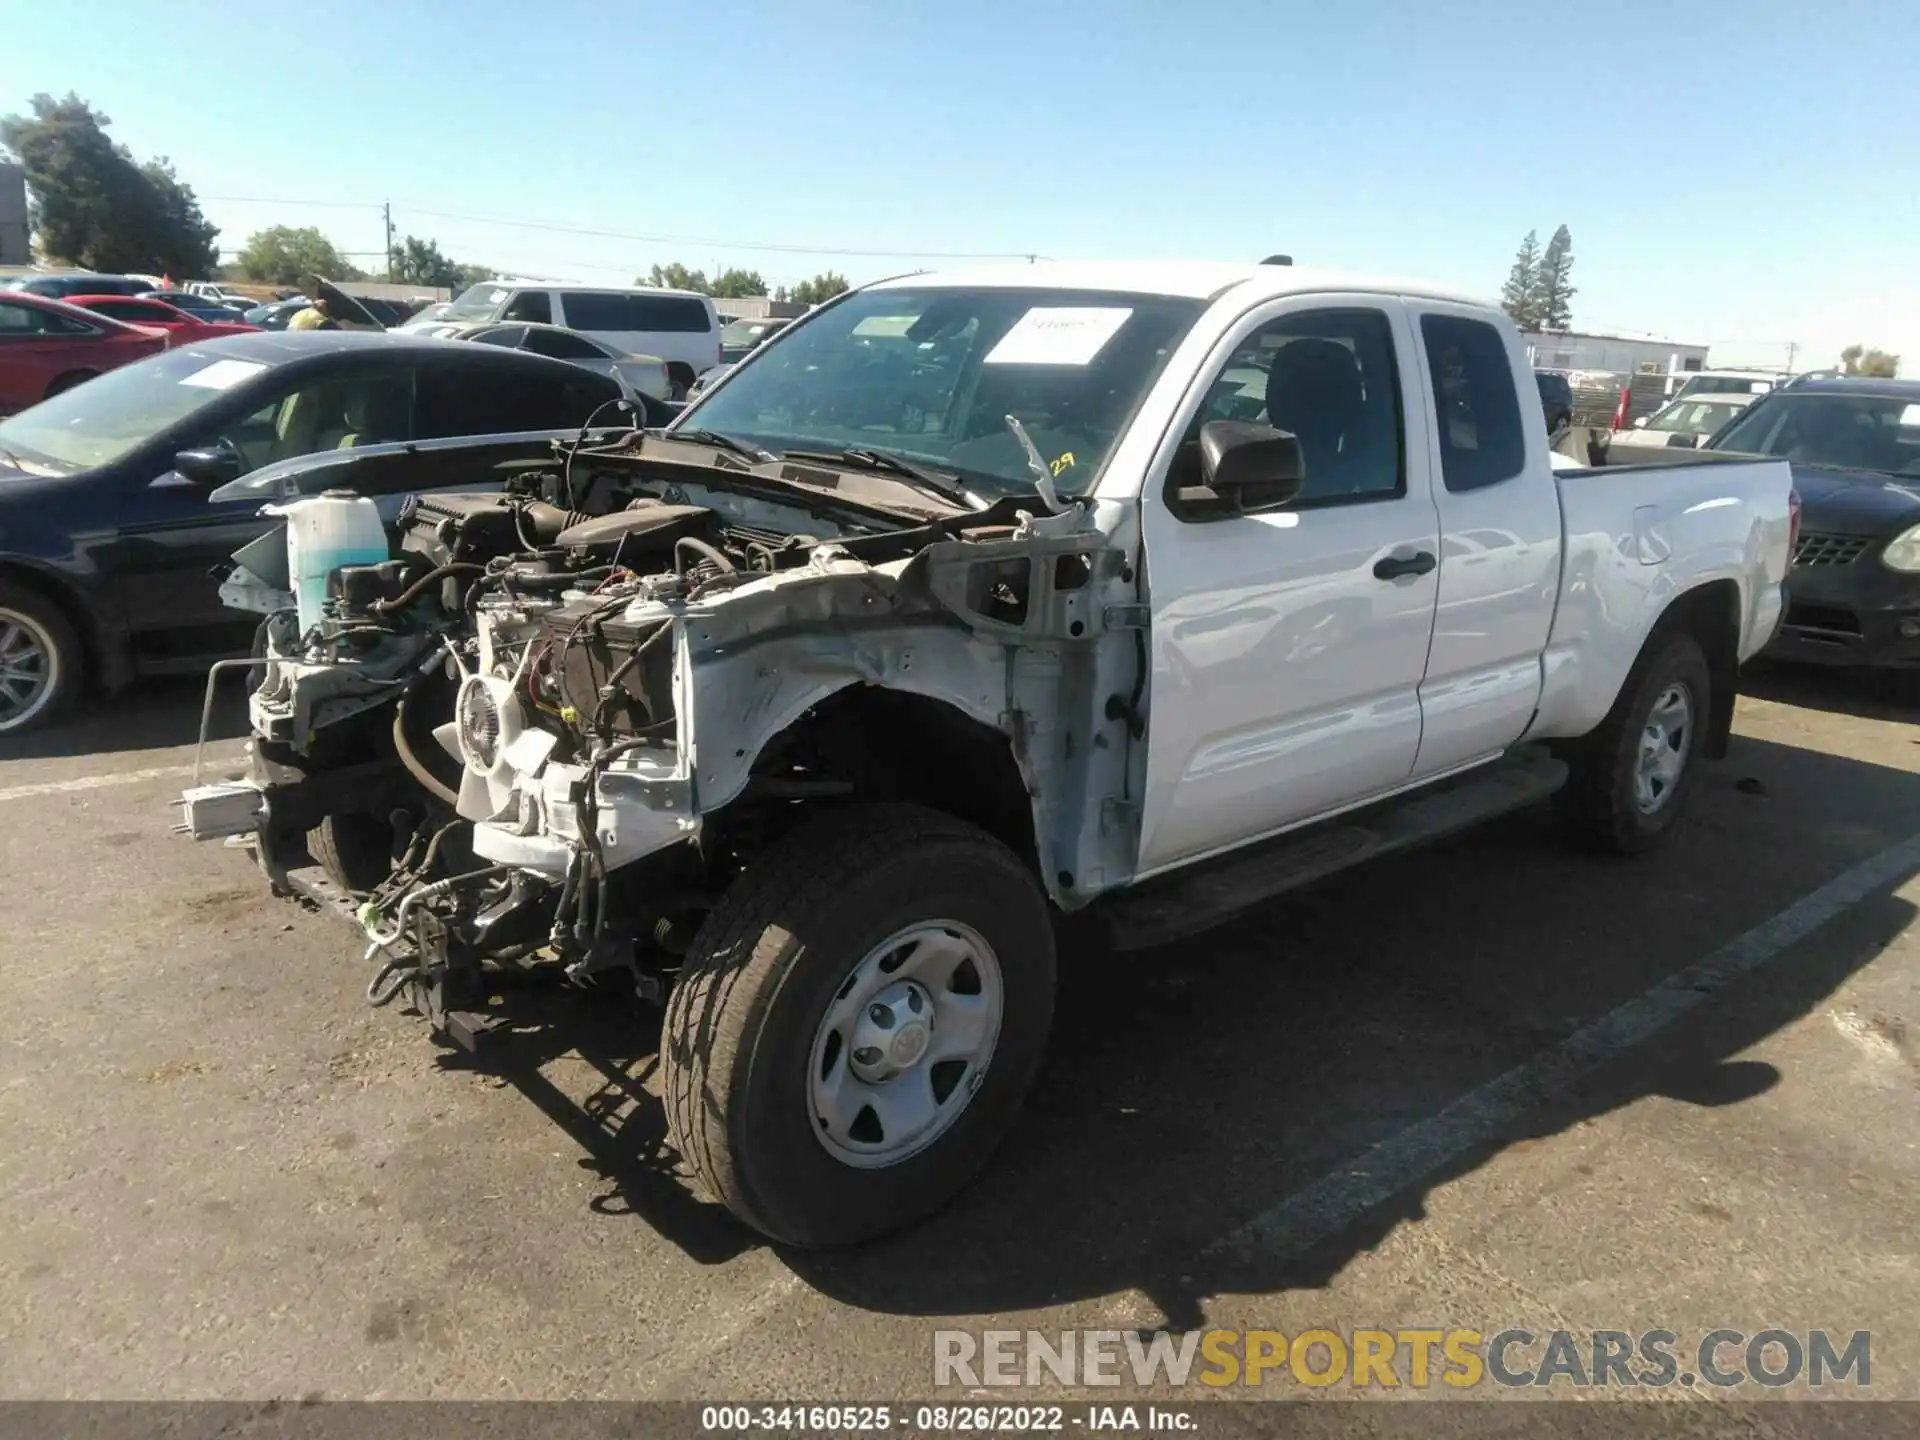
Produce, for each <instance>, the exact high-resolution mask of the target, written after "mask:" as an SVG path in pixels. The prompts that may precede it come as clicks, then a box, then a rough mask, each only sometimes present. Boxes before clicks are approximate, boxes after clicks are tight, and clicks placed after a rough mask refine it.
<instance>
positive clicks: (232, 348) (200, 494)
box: [0, 297, 621, 735]
mask: <svg viewBox="0 0 1920 1440" xmlns="http://www.w3.org/2000/svg"><path fill="white" fill-rule="evenodd" d="M17 303H19V300H18V297H0V306H4V305H9V304H17ZM61 308H62V309H66V308H68V307H61ZM76 313H79V314H85V313H86V312H84V311H82V312H76ZM88 318H89V319H91V320H93V321H95V322H97V323H98V324H100V325H102V326H107V325H113V324H115V322H113V321H110V320H107V319H106V318H105V317H103V316H89V317H88ZM121 328H125V327H121ZM136 333H143V332H136ZM149 343H151V344H152V345H154V346H158V345H159V344H161V343H162V342H161V341H160V340H159V339H158V338H157V337H149ZM5 348H6V347H5V342H3V341H0V354H3V353H4V351H5ZM0 363H4V362H3V361H0ZM620 398H621V391H620V387H619V386H618V385H616V384H615V383H614V382H613V381H612V380H610V379H608V378H607V377H606V376H604V375H595V374H593V373H592V372H591V371H588V370H583V369H581V368H580V367H579V366H577V365H567V364H563V363H561V362H560V361H557V360H549V359H546V358H545V357H544V356H540V355H532V354H528V353H526V352H524V351H517V350H502V349H498V348H495V347H492V346H485V345H449V344H446V343H444V342H441V341H436V340H416V339H413V338H411V337H406V336H397V335H385V334H381V335H368V334H356V333H354V332H351V331H314V332H307V333H302V334H298V335H271V334H255V335H235V336H231V337H229V338H227V339H224V340H213V341H208V342H205V343H203V344H195V345H186V346H181V347H178V348H175V349H173V350H169V351H168V352H167V353H165V354H163V355H158V356H155V357H154V358H152V359H150V360H148V361H147V362H146V363H144V364H140V365H133V366H128V367H126V368H125V369H120V370H116V371H114V372H113V373H112V374H110V375H106V376H104V377H102V378H101V379H100V380H98V381H96V382H94V383H93V384H90V385H88V386H86V387H85V388H84V389H82V390H78V391H71V392H67V393H61V394H56V395H55V396H54V397H53V398H52V399H50V400H48V401H46V402H45V403H43V404H40V405H36V406H34V407H33V408H32V409H29V410H26V411H24V412H23V413H21V414H19V415H16V416H14V417H13V418H11V419H9V420H6V421H3V422H0V626H4V627H9V628H8V631H7V633H9V634H12V635H13V636H14V637H15V638H14V640H13V642H12V643H13V645H14V648H13V649H12V650H11V651H9V654H8V665H9V670H10V671H11V672H12V673H13V674H15V675H21V674H28V675H30V677H31V681H32V683H30V684H25V685H13V686H11V687H10V686H8V685H5V684H0V735H4V734H10V733H17V732H19V731H22V730H25V729H27V728H29V727H30V726H33V725H36V724H40V723H44V722H45V721H46V720H48V719H51V718H52V717H53V716H54V715H56V714H58V713H59V711H60V709H61V708H62V707H63V706H64V705H66V704H67V703H68V702H69V701H71V700H72V699H73V697H74V695H75V694H76V693H77V692H78V690H79V688H80V685H81V683H82V681H83V679H86V678H89V677H91V678H92V679H94V680H97V681H98V682H100V683H101V684H102V685H104V686H106V687H107V688H113V687H115V686H118V685H121V684H123V683H125V682H126V681H127V680H129V679H130V678H132V677H133V676H134V675H136V674H141V673H147V672H154V671H168V670H193V669H204V668H205V666H206V664H207V662H208V661H209V660H211V659H214V658H217V657H219V656H221V655H230V654H233V653H235V652H236V651H238V652H240V653H244V652H245V650H246V647H247V645H248V643H249V640H250V637H251V634H252V631H253V627H254V625H255V623H257V617H254V618H252V619H249V618H248V617H247V616H245V615H244V614H242V613H241V612H238V611H234V610H229V609H227V608H226V607H225V606H224V605H223V604H222V603H221V600H220V594H219V584H218V582H217V581H216V580H215V579H214V578H213V576H212V574H211V573H210V572H211V571H212V570H213V569H214V568H215V567H218V566H222V565H224V563H225V562H226V560H227V558H228V557H229V556H230V555H232V553H233V552H234V550H236V549H237V548H239V547H240V546H242V545H244V544H246V543H247V542H248V541H249V540H250V539H253V538H255V537H257V536H259V535H262V534H264V533H266V531H267V530H268V529H269V528H270V527H271V526H272V525H273V524H274V523H276V522H274V521H272V520H269V519H263V518H262V517H261V516H260V514H259V510H260V501H259V500H258V499H257V498H248V499H246V500H244V501H239V502H215V501H213V500H212V499H211V498H210V496H211V492H212V491H213V490H215V489H217V488H218V487H220V486H222V485H225V484H227V483H228V482H230V481H232V480H235V479H237V478H239V477H240V476H242V475H245V474H248V473H250V472H251V471H253V470H256V469H259V468H261V467H263V466H266V465H271V464H274V463H276V462H277V461H280V460H283V459H286V458H288V457H290V456H295V455H307V454H311V453H313V452H315V451H321V450H346V449H353V448H358V447H364V446H371V445H380V444H384V443H388V442H397V441H408V440H433V439H440V438H444V437H449V436H463V435H479V434H491V433H496V432H507V433H513V432H550V431H556V430H563V429H564V430H570V429H577V428H578V427H579V426H580V425H581V424H582V423H584V422H585V421H586V419H587V418H588V417H589V416H590V415H591V414H592V413H593V412H594V411H595V410H596V409H599V408H601V407H602V406H603V405H605V404H606V403H607V402H609V401H613V400H617V399H620ZM359 483H362V484H363V485H372V484H375V483H377V482H373V481H368V480H364V479H363V480H361V481H360V482H359ZM369 493H372V492H371V491H369ZM23 655H26V656H29V657H30V663H29V660H23V659H22V658H21V657H22V656H23ZM23 665H26V666H28V667H29V668H28V669H27V670H26V671H23V670H22V668H21V667H22V666H23Z"/></svg>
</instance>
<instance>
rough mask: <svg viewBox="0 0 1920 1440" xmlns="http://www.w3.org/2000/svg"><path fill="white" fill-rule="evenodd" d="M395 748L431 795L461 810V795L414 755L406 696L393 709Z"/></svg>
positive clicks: (408, 770) (409, 769)
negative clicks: (449, 787)
mask: <svg viewBox="0 0 1920 1440" xmlns="http://www.w3.org/2000/svg"><path fill="white" fill-rule="evenodd" d="M393 748H394V750H395V751H396V752H397V753H398V754H399V756H400V763H401V764H402V765H404V766H406V767H407V773H408V774H409V775H411V776H413V778H414V779H416V780H418V781H419V782H420V784H421V785H422V786H423V787H424V788H425V789H426V791H427V793H428V794H429V795H434V796H438V797H439V798H440V799H442V800H444V801H446V802H447V804H449V805H451V806H453V807H454V808H455V809H458V808H459V805H460V797H459V795H457V794H455V793H454V792H453V791H452V790H450V789H448V788H447V787H446V785H444V784H442V783H441V781H440V779H439V777H438V776H436V775H435V774H434V773H433V772H432V771H431V770H429V769H427V767H426V766H425V765H424V764H422V763H421V760H420V757H419V756H418V755H416V754H414V753H413V746H412V745H411V744H410V743H409V742H408V740H407V697H406V696H404V695H402V696H401V697H400V699H399V700H398V701H396V702H395V704H394V707H393ZM434 843H435V844H436V845H437V844H438V843H439V837H438V836H435V837H434Z"/></svg>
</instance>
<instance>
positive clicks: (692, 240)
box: [206, 195, 1045, 261]
mask: <svg viewBox="0 0 1920 1440" xmlns="http://www.w3.org/2000/svg"><path fill="white" fill-rule="evenodd" d="M206 198H207V199H208V200H209V201H214V202H217V203H220V204H227V205H316V206H325V207H329V208H332V209H365V210H379V209H382V208H383V206H382V205H381V204H375V203H372V202H362V201H333V200H274V199H269V198H267V197H265V196H260V195H209V196H207V197H206ZM401 208H402V210H403V211H406V210H411V211H412V213H413V214H415V215H424V216H427V217H428V218H430V219H434V220H457V221H460V222H462V223H464V224H469V225H501V226H506V227H509V228H512V229H516V230H539V231H544V232H546V233H548V234H554V235H589V236H593V237H596V238H598V239H602V240H635V241H639V242H640V243H642V244H647V245H715V246H719V247H721V248H723V249H728V250H759V251H765V252H768V253H772V254H781V255H826V256H836V255H850V256H857V257H859V258H862V259H892V260H900V259H907V260H1029V261H1031V260H1036V259H1043V258H1045V257H1043V256H1038V255H1035V254H1033V253H1031V252H1028V251H1025V250H874V249H864V248H859V247H855V248H851V249H847V248H841V247H836V246H830V245H790V244H785V243H782V242H778V241H772V240H728V239H719V238H716V237H714V236H711V235H653V234H646V233H643V232H640V231H631V230H600V229H595V228H592V227H590V226H584V225H555V224H550V223H547V222H543V221H539V220H507V219H502V218H501V217H499V216H494V215H466V214H459V213H456V212H454V211H451V210H428V209H424V208H421V207H418V206H406V205H402V207H401Z"/></svg>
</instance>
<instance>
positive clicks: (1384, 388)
mask: <svg viewBox="0 0 1920 1440" xmlns="http://www.w3.org/2000/svg"><path fill="white" fill-rule="evenodd" d="M1209 420H1246V421H1253V422H1255V423H1258V424H1264V425H1271V426H1273V427H1274V428H1275V429H1276V430H1285V431H1286V432H1287V433H1288V434H1290V435H1292V436H1294V437H1295V438H1296V439H1297V440H1299V442H1300V458H1301V459H1302V461H1303V462H1304V464H1305V471H1306V474H1305V478H1304V480H1303V482H1302V484H1301V487H1300V492H1299V495H1298V497H1297V498H1296V499H1295V500H1294V502H1293V508H1296V509H1298V508H1301V507H1304V506H1313V505H1326V504H1342V503H1349V502H1353V501H1366V500H1386V499H1391V498H1393V497H1395V496H1398V495H1404V494H1405V493H1406V477H1405V474H1404V471H1403V466H1402V446H1401V443H1400V436H1401V420H1400V382H1399V374H1398V371H1397V370H1396V368H1395V363H1394V351H1393V332H1392V329H1391V327H1390V326H1389V325H1388V323H1387V317H1386V316H1385V314H1383V313H1382V312H1380V311H1378V310H1307V311H1301V312H1299V313H1296V314H1292V315H1285V316H1282V317H1281V318H1280V319H1278V320H1274V321H1271V322H1269V323H1268V324H1266V325H1263V326H1261V327H1260V328H1259V329H1258V330H1256V331H1254V332H1253V334H1251V335H1249V336H1248V337H1247V338H1246V339H1245V340H1243V341H1242V342H1241V343H1240V345H1239V347H1238V348H1237V349H1236V350H1235V351H1234V353H1233V354H1232V355H1231V356H1230V357H1229V358H1228V360H1227V363H1226V364H1225V365H1224V366H1223V367H1222V368H1221V371H1220V373H1219V374H1218V375H1217V376H1216V377H1215V378H1214V381H1213V384H1212V386H1211V387H1210V388H1209V390H1208V392H1207V396H1206V399H1205V400H1204V401H1203V402H1202V404H1201V406H1200V411H1199V413H1198V414H1197V415H1195V416H1194V418H1193V422H1192V424H1191V425H1189V426H1188V427H1187V433H1186V435H1185V437H1184V441H1185V443H1183V445H1182V446H1181V457H1180V459H1179V460H1177V461H1176V462H1175V463H1176V465H1183V466H1191V465H1197V464H1198V462H1199V441H1200V428H1201V426H1203V425H1205V424H1206V423H1207V422H1208V421H1209Z"/></svg>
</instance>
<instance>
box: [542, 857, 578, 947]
mask: <svg viewBox="0 0 1920 1440" xmlns="http://www.w3.org/2000/svg"><path fill="white" fill-rule="evenodd" d="M585 864H586V855H585V854H584V853H583V852H581V851H577V850H576V851H575V852H574V854H573V858H572V860H571V861H570V862H568V865H567V874H566V879H564V880H563V881H562V882H561V884H560V898H559V900H557V901H556V902H554V907H553V931H552V934H551V936H550V937H549V938H550V943H551V944H552V945H553V947H554V948H555V949H556V950H558V949H560V948H561V945H562V942H563V941H564V940H565V938H566V935H567V930H568V927H569V926H570V924H571V923H572V920H573V903H574V899H575V897H576V896H577V895H578V894H579V893H580V871H581V868H582V867H583V866H584V865H585Z"/></svg>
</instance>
